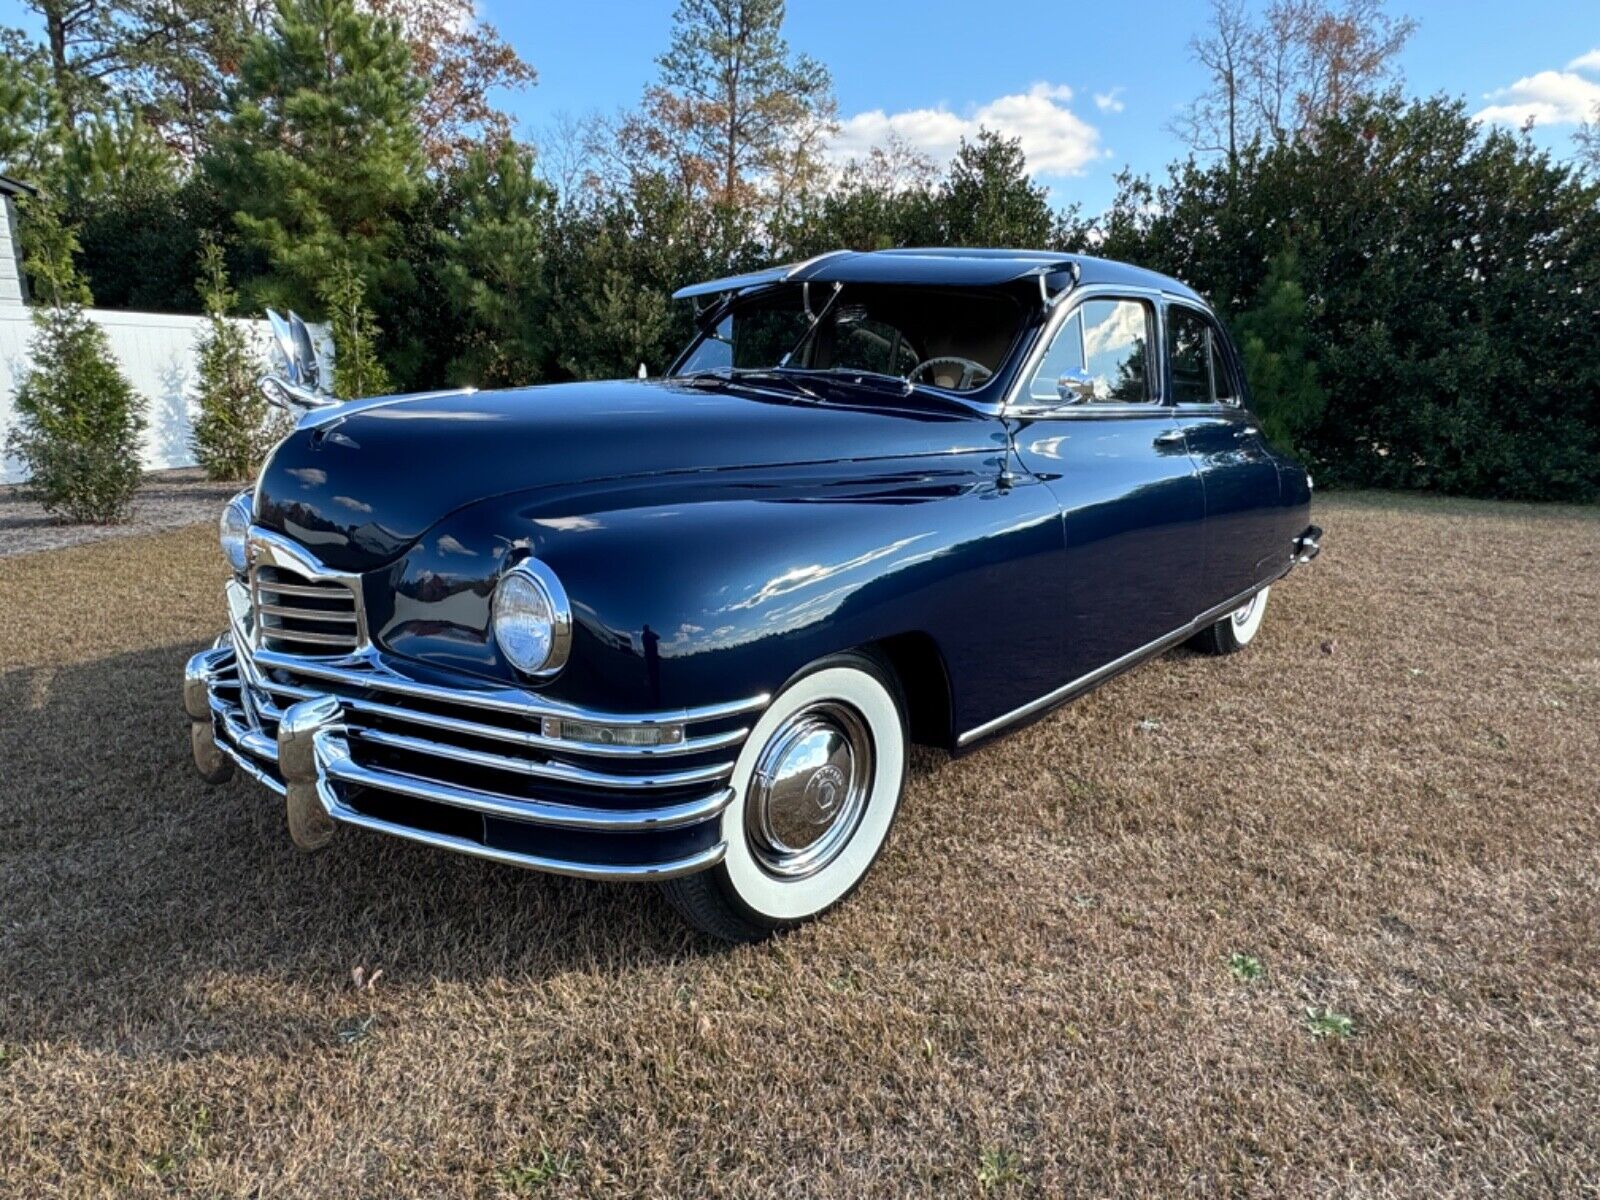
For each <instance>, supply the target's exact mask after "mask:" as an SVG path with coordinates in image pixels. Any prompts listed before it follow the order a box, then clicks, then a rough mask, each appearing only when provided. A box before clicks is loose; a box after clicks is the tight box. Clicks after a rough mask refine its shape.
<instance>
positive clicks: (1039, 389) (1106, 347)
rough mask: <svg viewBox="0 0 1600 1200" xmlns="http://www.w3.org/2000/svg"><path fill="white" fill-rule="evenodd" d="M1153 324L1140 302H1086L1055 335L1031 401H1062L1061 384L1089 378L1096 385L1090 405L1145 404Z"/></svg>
mask: <svg viewBox="0 0 1600 1200" xmlns="http://www.w3.org/2000/svg"><path fill="white" fill-rule="evenodd" d="M1153 325H1154V321H1153V317H1152V314H1151V310H1150V306H1149V305H1148V304H1146V303H1144V302H1143V301H1142V300H1086V301H1084V302H1083V303H1082V304H1080V305H1079V306H1078V307H1077V309H1076V310H1075V311H1074V312H1073V313H1072V315H1071V316H1070V317H1068V318H1067V320H1066V321H1065V322H1064V323H1063V324H1062V326H1061V328H1060V329H1059V330H1057V331H1056V336H1055V340H1054V341H1053V342H1051V343H1050V349H1049V350H1047V351H1046V352H1045V356H1044V361H1043V362H1042V363H1040V364H1039V370H1038V371H1037V372H1035V374H1034V377H1033V381H1032V382H1031V383H1030V384H1029V385H1028V396H1029V398H1030V399H1033V400H1041V401H1046V402H1048V401H1053V400H1058V399H1060V398H1061V393H1060V390H1059V389H1058V387H1057V380H1059V379H1060V378H1061V377H1062V376H1065V375H1076V374H1085V375H1088V377H1089V379H1090V380H1091V381H1092V382H1093V384H1094V396H1093V398H1092V401H1091V402H1092V403H1096V404H1104V403H1111V404H1142V403H1145V402H1147V401H1148V400H1149V399H1150V396H1151V387H1150V347H1151V344H1152V342H1153V338H1152V336H1151V333H1152V328H1153Z"/></svg>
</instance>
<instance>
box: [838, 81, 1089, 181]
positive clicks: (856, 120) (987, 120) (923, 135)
mask: <svg viewBox="0 0 1600 1200" xmlns="http://www.w3.org/2000/svg"><path fill="white" fill-rule="evenodd" d="M1071 99H1072V89H1071V88H1069V87H1067V86H1066V85H1065V84H1049V83H1036V84H1034V85H1033V86H1032V87H1031V88H1029V89H1028V90H1027V91H1026V92H1022V93H1020V94H1017V95H1012V96H1001V97H999V98H998V99H995V100H991V101H989V103H987V104H985V105H982V106H981V107H978V108H976V109H973V110H972V111H971V112H970V113H968V114H967V115H965V116H962V115H961V114H959V113H954V112H951V111H950V109H948V108H946V107H944V106H943V105H941V106H940V107H938V108H914V109H908V110H907V111H905V112H897V113H886V112H884V111H883V110H882V109H881V108H875V109H872V110H871V111H869V112H863V113H857V114H856V115H855V116H853V117H849V118H847V119H846V120H844V121H843V122H841V124H840V126H839V133H838V135H837V136H836V137H835V138H834V140H833V144H832V146H831V147H830V150H831V152H832V154H833V155H834V157H835V158H838V159H839V160H841V161H846V160H849V159H852V158H859V157H861V156H863V155H865V154H866V153H867V152H868V151H869V150H871V149H872V148H873V147H874V146H881V145H883V144H884V143H885V142H886V141H887V140H888V139H889V137H890V136H891V135H893V136H895V137H899V138H901V139H903V140H904V141H906V142H908V143H909V144H910V145H912V146H913V147H915V148H916V149H918V150H920V151H922V152H923V153H924V154H926V155H928V156H929V157H930V158H932V159H934V160H935V161H936V162H938V163H941V164H943V163H945V162H948V161H949V160H950V158H951V157H952V156H953V155H954V154H955V152H956V150H957V149H958V148H959V147H960V145H961V139H962V138H966V139H967V140H968V141H971V140H972V139H974V138H976V137H977V136H978V131H979V130H980V129H991V130H993V131H994V132H996V133H998V134H1001V135H1003V136H1005V137H1008V138H1018V139H1020V140H1021V142H1022V151H1023V153H1024V154H1026V155H1027V156H1028V169H1029V170H1030V171H1032V172H1033V173H1034V174H1035V175H1081V174H1082V173H1083V168H1084V167H1085V166H1086V165H1087V164H1088V163H1090V162H1093V161H1094V160H1095V159H1096V158H1098V157H1099V156H1100V132H1099V130H1097V129H1096V128H1095V127H1094V126H1093V125H1090V124H1089V123H1088V122H1087V121H1085V120H1083V118H1081V117H1079V116H1078V115H1077V114H1076V113H1074V112H1073V111H1072V110H1071V109H1070V108H1068V107H1067V104H1068V102H1069V101H1070V100H1071Z"/></svg>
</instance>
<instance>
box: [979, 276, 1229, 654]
mask: <svg viewBox="0 0 1600 1200" xmlns="http://www.w3.org/2000/svg"><path fill="white" fill-rule="evenodd" d="M1071 304H1072V308H1071V309H1070V310H1069V311H1067V312H1066V313H1065V314H1064V315H1063V317H1062V318H1061V319H1059V320H1058V321H1057V323H1056V325H1055V329H1054V331H1053V333H1052V334H1051V335H1050V337H1049V339H1048V341H1047V343H1046V348H1045V349H1044V351H1043V352H1042V354H1041V355H1040V357H1039V360H1038V362H1037V365H1036V367H1034V368H1033V369H1032V370H1031V371H1029V372H1025V382H1024V383H1023V384H1022V391H1021V393H1020V395H1019V396H1018V397H1017V398H1016V401H1015V402H1014V403H1013V405H1012V406H1011V407H1010V409H1008V415H1014V416H1015V417H1016V419H1017V422H1018V424H1017V425H1016V427H1015V429H1014V431H1013V437H1014V444H1015V446H1016V452H1017V456H1018V458H1019V460H1020V461H1021V463H1022V465H1023V466H1024V467H1025V468H1026V469H1027V470H1029V471H1031V472H1032V473H1034V474H1035V475H1037V476H1039V477H1040V478H1042V479H1043V480H1044V481H1045V483H1046V485H1047V486H1048V487H1049V488H1050V489H1051V491H1052V492H1053V494H1054V495H1055V497H1056V501H1057V504H1058V505H1059V507H1060V509H1061V520H1062V532H1063V547H1062V551H1061V555H1060V561H1059V571H1060V578H1059V580H1058V581H1056V582H1058V583H1059V585H1060V588H1061V592H1062V595H1063V597H1064V600H1063V606H1062V612H1061V621H1062V624H1063V632H1064V637H1063V643H1064V645H1065V657H1066V662H1065V666H1064V670H1063V672H1062V682H1063V685H1065V684H1067V683H1070V682H1071V681H1073V680H1076V679H1080V678H1082V677H1083V676H1085V675H1088V674H1090V673H1091V672H1094V671H1096V670H1099V669H1100V668H1102V667H1104V666H1107V665H1109V664H1111V663H1113V662H1115V661H1116V660H1118V659H1120V658H1123V657H1124V656H1126V655H1129V654H1132V653H1134V652H1135V651H1138V650H1140V649H1142V648H1144V647H1146V646H1148V645H1150V644H1151V643H1153V642H1156V641H1158V640H1159V639H1161V638H1163V637H1165V636H1166V635H1168V634H1170V633H1172V632H1173V631H1175V630H1177V629H1180V628H1181V627H1182V626H1183V625H1184V624H1185V623H1187V622H1188V621H1189V620H1190V619H1191V618H1192V617H1193V616H1194V615H1195V613H1196V612H1198V611H1199V609H1200V607H1202V606H1201V605H1200V604H1198V603H1197V602H1196V596H1195V592H1196V589H1197V588H1198V587H1199V586H1200V585H1201V582H1202V581H1201V572H1202V569H1203V563H1204V545H1203V539H1202V529H1201V527H1202V524H1203V522H1204V517H1205V500H1204V493H1203V491H1202V488H1201V484H1200V477H1199V473H1198V472H1197V470H1196V468H1195V464H1194V463H1193V462H1192V461H1191V459H1190V457H1189V454H1188V451H1187V449H1186V446H1185V441H1184V437H1183V430H1182V428H1181V427H1180V426H1179V424H1178V421H1177V418H1176V414H1175V413H1174V412H1173V410H1172V408H1171V406H1170V405H1167V404H1165V403H1163V402H1162V399H1161V397H1162V395H1163V381H1162V378H1161V375H1162V364H1163V362H1164V356H1163V354H1162V352H1161V329H1160V322H1159V310H1158V307H1157V300H1156V297H1155V296H1154V295H1145V294H1138V293H1133V292H1124V291H1109V290H1089V291H1086V292H1085V293H1084V294H1083V295H1082V296H1080V297H1078V298H1075V299H1074V300H1073V301H1071Z"/></svg>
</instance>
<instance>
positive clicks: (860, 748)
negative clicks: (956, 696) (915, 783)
mask: <svg viewBox="0 0 1600 1200" xmlns="http://www.w3.org/2000/svg"><path fill="white" fill-rule="evenodd" d="M906 743H907V736H906V718H905V702H904V698H903V696H902V695H901V692H900V687H899V684H898V682H897V681H896V680H895V677H894V675H893V673H892V672H891V671H889V670H888V669H887V668H886V667H885V665H884V664H882V663H881V662H879V661H878V660H877V659H875V658H871V657H868V656H867V655H864V654H857V653H851V654H839V655H834V656H832V657H830V658H826V659H823V660H822V661H821V662H818V663H817V664H815V665H814V666H813V667H812V668H811V669H810V670H808V671H807V672H806V674H804V675H802V676H801V677H800V678H798V679H796V680H795V681H794V682H793V683H791V684H790V685H789V686H788V687H786V688H785V689H784V690H783V691H782V692H781V693H780V694H779V696H778V698H777V699H776V700H774V701H773V702H772V705H771V706H770V707H769V708H768V709H767V711H766V712H765V713H763V714H762V716H761V719H760V720H759V721H758V722H756V726H755V728H754V729H753V730H752V731H751V733H750V737H749V739H748V740H747V741H746V742H745V746H744V750H743V751H742V752H741V753H740V755H739V761H738V763H737V765H736V766H735V767H734V772H733V778H732V780H731V781H730V786H732V787H733V789H734V800H733V803H732V804H730V805H729V806H728V808H727V810H726V811H725V812H724V813H723V815H722V837H723V840H724V841H726V842H727V844H728V852H727V856H726V857H725V858H724V859H723V861H722V862H721V863H719V864H718V865H717V866H715V867H713V868H712V869H711V870H709V871H703V872H701V873H699V874H696V875H690V876H686V877H684V878H682V879H674V880H671V881H669V882H667V883H665V884H663V885H662V890H663V892H664V893H665V894H666V898H667V900H668V902H669V903H671V905H672V906H673V907H674V908H675V909H677V910H678V912H679V914H680V915H682V916H683V918H684V919H685V920H687V921H688V922H689V923H690V924H691V925H693V926H695V927H696V928H697V929H701V930H703V931H705V932H706V933H710V934H714V935H716V936H717V937H721V938H726V939H728V940H729V941H739V942H750V941H758V940H760V939H761V938H764V937H766V936H768V935H769V934H771V933H773V932H775V931H777V930H780V929H785V928H788V927H790V926H793V925H799V924H801V923H803V922H805V921H808V920H810V919H811V918H812V917H815V916H818V915H820V914H821V913H823V912H826V911H827V910H828V909H830V908H832V907H833V906H834V905H835V904H838V903H839V902H840V901H841V900H843V899H844V898H845V897H846V896H848V895H849V894H850V893H851V892H852V891H854V890H855V888H856V886H857V885H858V884H859V883H860V882H861V880H862V879H863V878H864V877H865V876H866V873H867V871H868V870H869V869H870V868H871V866H872V864H873V863H874V862H875V861H876V860H877V857H878V853H879V851H881V850H882V849H883V844H884V840H885V839H886V838H887V837H888V835H889V827H890V825H892V824H893V823H894V817H895V812H896V811H897V810H898V808H899V806H900V793H901V790H902V788H903V787H904V783H905V762H906Z"/></svg>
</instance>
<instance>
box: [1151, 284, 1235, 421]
mask: <svg viewBox="0 0 1600 1200" xmlns="http://www.w3.org/2000/svg"><path fill="white" fill-rule="evenodd" d="M1167 338H1168V342H1169V344H1170V350H1169V355H1170V357H1171V360H1172V402H1173V403H1174V404H1234V403H1236V402H1237V400H1238V389H1236V388H1235V387H1234V386H1233V376H1232V374H1231V372H1230V371H1229V369H1228V360H1227V356H1226V355H1225V354H1224V353H1223V351H1222V344H1221V339H1220V337H1219V336H1218V334H1217V330H1216V326H1214V325H1213V324H1212V323H1211V322H1210V321H1209V320H1208V319H1207V318H1205V317H1204V316H1202V315H1201V314H1200V313H1198V312H1196V311H1194V310H1193V309H1189V308H1178V307H1172V308H1169V309H1167Z"/></svg>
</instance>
